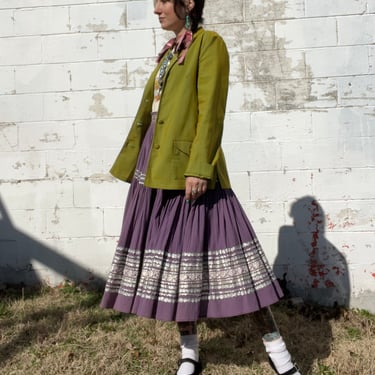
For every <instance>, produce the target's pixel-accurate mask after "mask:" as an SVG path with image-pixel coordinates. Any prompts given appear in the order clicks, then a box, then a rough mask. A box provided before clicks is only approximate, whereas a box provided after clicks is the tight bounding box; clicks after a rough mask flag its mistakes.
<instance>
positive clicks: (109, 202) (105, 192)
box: [74, 175, 129, 208]
mask: <svg viewBox="0 0 375 375" xmlns="http://www.w3.org/2000/svg"><path fill="white" fill-rule="evenodd" d="M128 187H129V185H128V184H127V183H124V182H120V181H119V180H116V179H115V178H112V177H109V176H108V175H107V176H106V178H105V179H101V178H91V179H90V180H88V181H87V180H81V179H78V180H74V206H75V207H81V208H84V207H86V208H90V207H101V208H102V207H106V208H108V207H116V208H118V207H123V205H124V203H125V198H126V194H127V191H128Z"/></svg>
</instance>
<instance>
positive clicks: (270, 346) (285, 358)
mask: <svg viewBox="0 0 375 375" xmlns="http://www.w3.org/2000/svg"><path fill="white" fill-rule="evenodd" d="M263 343H264V346H265V348H266V352H267V353H268V355H269V357H270V358H271V360H272V362H273V364H274V366H275V367H276V370H277V372H278V373H279V374H283V373H285V372H287V371H289V370H290V369H292V368H293V367H294V364H293V362H292V356H291V355H290V353H289V352H288V350H287V348H286V345H285V342H284V340H283V338H282V337H281V336H280V337H279V338H276V339H275V340H272V341H267V340H264V339H263ZM293 375H301V374H300V372H299V371H297V372H295V373H294V374H293Z"/></svg>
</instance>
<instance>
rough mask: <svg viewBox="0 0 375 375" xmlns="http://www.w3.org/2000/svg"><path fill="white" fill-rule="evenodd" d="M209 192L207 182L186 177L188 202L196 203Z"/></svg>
mask: <svg viewBox="0 0 375 375" xmlns="http://www.w3.org/2000/svg"><path fill="white" fill-rule="evenodd" d="M206 190H207V180H204V179H203V178H198V177H186V179H185V199H186V201H187V202H190V201H195V200H196V199H198V198H199V197H200V196H201V195H203V194H204V193H205V192H206Z"/></svg>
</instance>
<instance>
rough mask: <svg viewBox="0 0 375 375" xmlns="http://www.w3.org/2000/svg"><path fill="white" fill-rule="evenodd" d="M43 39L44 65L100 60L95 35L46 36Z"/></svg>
mask: <svg viewBox="0 0 375 375" xmlns="http://www.w3.org/2000/svg"><path fill="white" fill-rule="evenodd" d="M42 38H43V40H42V44H43V62H44V63H66V62H78V61H93V60H97V59H98V58H99V57H98V43H97V35H96V34H94V33H87V34H86V33H85V34H72V35H70V34H62V35H46V36H43V37H42Z"/></svg>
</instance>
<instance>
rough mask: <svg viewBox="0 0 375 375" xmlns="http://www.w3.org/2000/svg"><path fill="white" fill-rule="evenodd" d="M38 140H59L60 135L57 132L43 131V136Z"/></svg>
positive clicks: (51, 141) (48, 141) (47, 141)
mask: <svg viewBox="0 0 375 375" xmlns="http://www.w3.org/2000/svg"><path fill="white" fill-rule="evenodd" d="M39 141H40V142H44V143H53V142H60V141H61V137H60V136H59V134H58V133H44V134H43V138H40V139H39Z"/></svg>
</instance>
